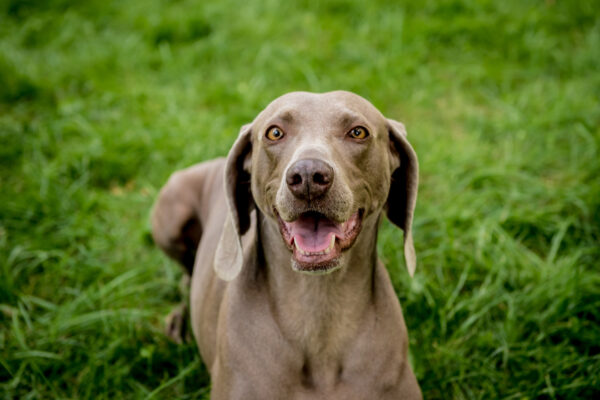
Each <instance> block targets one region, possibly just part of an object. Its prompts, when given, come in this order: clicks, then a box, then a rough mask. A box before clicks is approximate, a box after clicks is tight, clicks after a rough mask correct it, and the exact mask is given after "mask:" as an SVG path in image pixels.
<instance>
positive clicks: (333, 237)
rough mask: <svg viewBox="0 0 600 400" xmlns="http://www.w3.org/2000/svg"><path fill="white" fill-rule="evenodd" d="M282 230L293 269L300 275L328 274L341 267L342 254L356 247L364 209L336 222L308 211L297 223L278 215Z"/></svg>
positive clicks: (276, 213) (301, 215)
mask: <svg viewBox="0 0 600 400" xmlns="http://www.w3.org/2000/svg"><path fill="white" fill-rule="evenodd" d="M275 215H276V216H277V219H278V220H279V229H280V231H281V236H282V237H283V239H284V241H285V243H286V244H287V246H288V248H289V249H290V250H291V251H292V256H293V259H294V261H295V262H294V263H293V266H294V269H296V270H298V271H301V272H329V271H331V270H334V269H337V267H338V266H339V257H340V256H341V254H342V252H343V251H344V250H346V249H348V248H350V247H352V245H353V244H354V241H355V240H356V237H357V236H358V234H359V233H360V230H361V223H362V216H363V210H362V209H359V210H358V211H356V212H355V213H354V214H352V216H351V217H350V218H349V219H348V220H347V221H344V222H341V223H337V222H335V221H333V220H331V219H329V218H327V216H325V215H324V214H321V213H318V212H315V211H309V212H305V213H302V214H300V217H298V218H297V219H296V220H294V221H291V222H285V221H284V220H283V219H281V217H280V216H279V213H278V212H277V210H275Z"/></svg>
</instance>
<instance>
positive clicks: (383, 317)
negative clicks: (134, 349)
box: [152, 91, 421, 400]
mask: <svg viewBox="0 0 600 400" xmlns="http://www.w3.org/2000/svg"><path fill="white" fill-rule="evenodd" d="M417 181H418V164H417V157H416V155H415V152H414V150H413V149H412V147H411V146H410V144H409V143H408V141H407V139H406V131H405V130H404V126H403V125H402V124H401V123H399V122H396V121H393V120H390V119H386V118H385V117H384V116H383V115H382V114H381V113H380V112H379V111H378V110H377V109H376V108H375V107H374V106H373V105H371V103H369V102H368V101H366V100H365V99H363V98H362V97H360V96H357V95H355V94H352V93H349V92H343V91H337V92H329V93H323V94H314V93H306V92H295V93H289V94H286V95H284V96H282V97H279V98H278V99H276V100H274V101H273V102H272V103H271V104H269V105H268V106H267V108H266V109H265V110H264V111H262V112H261V113H260V114H258V116H257V117H256V118H255V119H254V121H253V122H252V123H250V124H248V125H245V126H243V127H242V128H241V131H240V134H239V137H238V138H237V140H236V142H235V144H234V145H233V147H232V149H231V151H230V152H229V155H228V156H227V159H217V160H213V161H208V162H204V163H201V164H198V165H195V166H192V167H190V168H188V169H185V170H182V171H179V172H176V173H174V174H173V175H172V176H171V178H170V179H169V181H168V182H167V184H166V185H165V187H164V188H163V189H162V190H161V192H160V195H159V198H158V200H157V203H156V205H155V208H154V211H153V215H152V229H153V236H154V239H155V241H156V243H158V245H159V246H160V247H161V248H162V249H163V250H164V251H165V252H166V253H167V254H168V255H169V256H171V257H172V258H174V259H175V260H177V261H179V262H180V263H181V264H183V265H184V266H185V267H186V270H187V271H188V272H189V273H190V274H191V291H190V313H191V325H192V330H193V333H194V337H195V339H196V342H197V344H198V348H199V349H200V353H201V355H202V358H203V360H204V362H205V363H206V365H207V367H208V369H209V371H210V374H211V378H212V392H211V398H212V399H214V400H220V399H261V400H263V399H267V400H270V399H311V400H315V399H344V400H347V399H420V398H421V391H420V388H419V385H418V383H417V380H416V378H415V376H414V374H413V371H412V369H411V367H410V365H409V362H408V357H407V352H408V336H407V332H406V326H405V324H404V319H403V316H402V310H401V308H400V303H399V302H398V298H397V296H396V294H395V293H394V289H393V287H392V284H391V281H390V278H389V275H388V273H387V271H386V269H385V267H384V266H383V264H382V263H381V262H380V261H379V260H378V258H377V251H376V241H377V229H378V226H379V224H380V221H381V219H382V214H383V213H384V212H385V213H386V214H387V217H388V218H389V219H390V221H391V222H393V223H394V224H395V225H397V226H398V227H400V228H401V229H402V230H403V231H404V256H405V260H406V265H407V267H408V271H409V273H410V274H411V275H412V274H413V272H414V269H415V265H416V256H415V251H414V247H413V240H412V234H411V224H412V219H413V211H414V208H415V202H416V198H417Z"/></svg>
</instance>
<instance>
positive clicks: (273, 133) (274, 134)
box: [265, 126, 283, 142]
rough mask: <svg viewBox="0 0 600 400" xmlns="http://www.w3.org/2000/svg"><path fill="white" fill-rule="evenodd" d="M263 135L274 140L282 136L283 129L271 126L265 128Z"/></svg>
mask: <svg viewBox="0 0 600 400" xmlns="http://www.w3.org/2000/svg"><path fill="white" fill-rule="evenodd" d="M265 136H266V137H267V139H269V140H272V141H274V142H275V141H277V140H280V139H282V138H283V131H282V130H281V128H279V127H277V126H272V127H270V128H269V129H268V130H267V133H266V135H265Z"/></svg>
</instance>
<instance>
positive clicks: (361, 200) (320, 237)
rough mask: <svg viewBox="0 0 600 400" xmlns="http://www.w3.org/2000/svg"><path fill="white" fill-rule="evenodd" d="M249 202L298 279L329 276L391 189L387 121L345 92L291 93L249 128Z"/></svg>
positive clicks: (393, 160) (393, 161)
mask: <svg viewBox="0 0 600 400" xmlns="http://www.w3.org/2000/svg"><path fill="white" fill-rule="evenodd" d="M251 134H252V166H251V182H252V195H253V197H254V201H255V203H256V205H257V206H258V208H259V209H260V211H261V212H262V213H263V214H264V215H266V216H268V217H269V218H271V219H272V220H274V221H276V222H277V223H278V224H279V227H280V231H281V236H282V239H283V240H284V242H285V244H286V245H287V247H288V249H289V251H290V253H291V257H292V260H293V263H292V265H293V267H294V269H296V270H298V271H302V272H330V271H332V270H334V269H336V268H337V267H339V266H340V265H341V264H340V262H339V260H340V256H341V255H342V253H343V252H345V251H346V250H348V249H349V248H351V247H352V245H353V244H354V242H355V241H356V239H357V237H358V236H359V235H360V232H361V228H362V224H363V222H364V221H367V220H369V221H370V220H376V219H377V217H378V215H379V214H380V213H381V210H382V208H383V206H384V205H385V202H386V200H387V197H388V192H389V190H390V181H391V174H392V171H393V170H394V169H395V168H396V167H397V165H398V161H397V158H396V157H393V156H392V151H394V150H393V148H392V147H391V146H390V139H389V133H388V128H387V121H386V119H385V118H384V117H383V115H381V113H379V111H377V109H375V107H373V106H372V105H371V104H370V103H369V102H367V101H366V100H364V99H363V98H361V97H359V96H356V95H354V94H351V93H346V92H334V93H326V94H312V93H290V94H288V95H285V96H282V97H280V98H279V99H277V100H275V101H274V102H273V103H271V104H270V105H269V106H268V107H267V108H266V109H265V110H264V111H263V112H262V113H261V114H260V115H259V116H258V117H257V118H256V120H255V121H254V123H253V124H252V133H251Z"/></svg>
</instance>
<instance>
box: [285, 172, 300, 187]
mask: <svg viewBox="0 0 600 400" xmlns="http://www.w3.org/2000/svg"><path fill="white" fill-rule="evenodd" d="M301 183H302V176H300V174H294V175H292V176H291V179H289V180H288V184H289V185H292V186H295V185H299V184H301Z"/></svg>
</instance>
